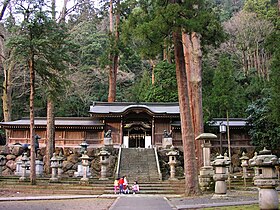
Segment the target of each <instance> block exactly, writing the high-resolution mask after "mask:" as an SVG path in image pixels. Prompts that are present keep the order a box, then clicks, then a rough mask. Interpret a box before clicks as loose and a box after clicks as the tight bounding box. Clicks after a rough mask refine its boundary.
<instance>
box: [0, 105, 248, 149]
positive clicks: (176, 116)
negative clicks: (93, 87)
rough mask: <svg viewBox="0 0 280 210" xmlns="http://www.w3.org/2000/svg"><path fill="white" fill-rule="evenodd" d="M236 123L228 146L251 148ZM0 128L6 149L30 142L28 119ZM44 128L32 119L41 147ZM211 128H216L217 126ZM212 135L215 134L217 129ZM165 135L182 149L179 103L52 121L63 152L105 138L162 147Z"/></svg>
mask: <svg viewBox="0 0 280 210" xmlns="http://www.w3.org/2000/svg"><path fill="white" fill-rule="evenodd" d="M220 121H221V119H219V122H220ZM236 121H237V120H234V119H231V121H230V124H229V125H230V132H231V136H232V137H233V138H232V145H231V146H232V147H234V146H236V147H240V146H245V147H246V146H250V145H249V142H250V138H249V136H248V134H247V131H246V130H244V127H245V124H244V120H243V119H239V121H238V122H239V123H236ZM0 125H1V126H2V128H4V129H6V130H8V131H9V136H8V137H7V139H6V144H7V145H13V144H15V143H21V144H26V143H29V142H30V131H29V127H30V126H29V125H30V120H29V119H27V118H23V119H20V120H16V121H11V122H2V123H0ZM46 125H47V119H46V118H35V133H36V134H37V135H39V136H40V137H41V139H40V142H39V143H40V147H44V146H45V145H46ZM211 126H212V127H217V128H218V127H219V123H217V122H216V123H213V124H212V125H210V127H211ZM214 131H215V129H214ZM215 132H217V134H218V132H219V131H218V129H216V131H215ZM164 133H165V134H168V136H169V137H170V138H171V139H172V145H174V146H176V147H180V146H182V138H181V124H180V110H179V104H178V103H130V102H113V103H108V102H94V103H93V104H92V105H91V106H90V109H89V117H63V118H61V117H56V118H55V146H56V147H63V148H64V147H79V145H80V144H81V143H82V142H84V141H86V142H87V143H88V144H89V147H101V146H103V145H104V144H107V143H106V142H105V141H104V139H105V140H106V135H108V134H109V135H110V138H111V142H110V144H111V145H112V146H114V147H120V146H122V147H125V148H138V147H140V148H151V147H162V146H163V139H164V138H163V137H164V135H165V134H164ZM220 136H221V135H220ZM221 137H222V136H221ZM223 143H224V141H223V140H222V139H221V138H220V140H219V139H217V142H216V143H215V144H214V146H215V145H216V146H217V147H220V146H221V144H223Z"/></svg>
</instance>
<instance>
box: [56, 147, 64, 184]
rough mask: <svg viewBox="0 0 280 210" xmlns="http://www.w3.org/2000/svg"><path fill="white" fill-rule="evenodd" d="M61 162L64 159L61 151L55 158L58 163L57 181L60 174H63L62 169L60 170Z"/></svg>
mask: <svg viewBox="0 0 280 210" xmlns="http://www.w3.org/2000/svg"><path fill="white" fill-rule="evenodd" d="M63 160H64V157H63V154H62V151H60V152H59V155H58V156H57V161H58V165H57V177H58V178H59V179H60V178H61V176H62V173H63V169H62V166H63Z"/></svg>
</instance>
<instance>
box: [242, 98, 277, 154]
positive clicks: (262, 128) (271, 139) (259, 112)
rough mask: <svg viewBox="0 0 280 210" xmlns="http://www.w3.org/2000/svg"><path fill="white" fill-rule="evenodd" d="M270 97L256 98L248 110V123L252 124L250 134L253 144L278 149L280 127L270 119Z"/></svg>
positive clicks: (260, 147)
mask: <svg viewBox="0 0 280 210" xmlns="http://www.w3.org/2000/svg"><path fill="white" fill-rule="evenodd" d="M269 101H270V98H262V99H258V100H256V101H255V102H254V103H252V104H251V105H249V106H248V109H247V110H246V112H247V114H248V115H249V117H248V119H247V120H248V123H249V125H250V126H251V128H250V130H249V134H250V135H251V138H252V143H253V145H255V146H257V147H258V148H259V149H262V148H263V147H267V148H270V149H277V148H278V146H279V141H280V127H279V125H278V126H277V125H276V124H275V123H274V122H273V121H271V120H270V117H269V115H270V113H271V109H270V108H269V106H268V103H269Z"/></svg>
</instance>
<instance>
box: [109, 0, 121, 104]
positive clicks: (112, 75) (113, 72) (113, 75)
mask: <svg viewBox="0 0 280 210" xmlns="http://www.w3.org/2000/svg"><path fill="white" fill-rule="evenodd" d="M119 4H120V0H118V1H117V3H116V8H117V13H116V25H115V39H114V50H113V51H114V53H112V54H111V55H110V58H111V59H112V60H111V61H112V64H111V65H109V67H110V68H109V93H108V102H114V101H116V93H117V91H116V88H117V73H118V67H119V53H118V49H117V48H118V42H119V36H120V35H119V30H118V27H119V23H120V10H119ZM111 5H112V6H111ZM112 24H113V3H112V1H110V34H112V33H113V26H112Z"/></svg>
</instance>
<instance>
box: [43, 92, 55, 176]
mask: <svg viewBox="0 0 280 210" xmlns="http://www.w3.org/2000/svg"><path fill="white" fill-rule="evenodd" d="M54 134H55V118H54V101H53V100H52V99H51V98H50V97H49V98H48V104H47V137H46V140H47V145H46V156H45V173H46V174H50V173H51V168H50V167H51V162H50V159H51V157H52V154H53V152H54V148H55V136H54Z"/></svg>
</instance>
